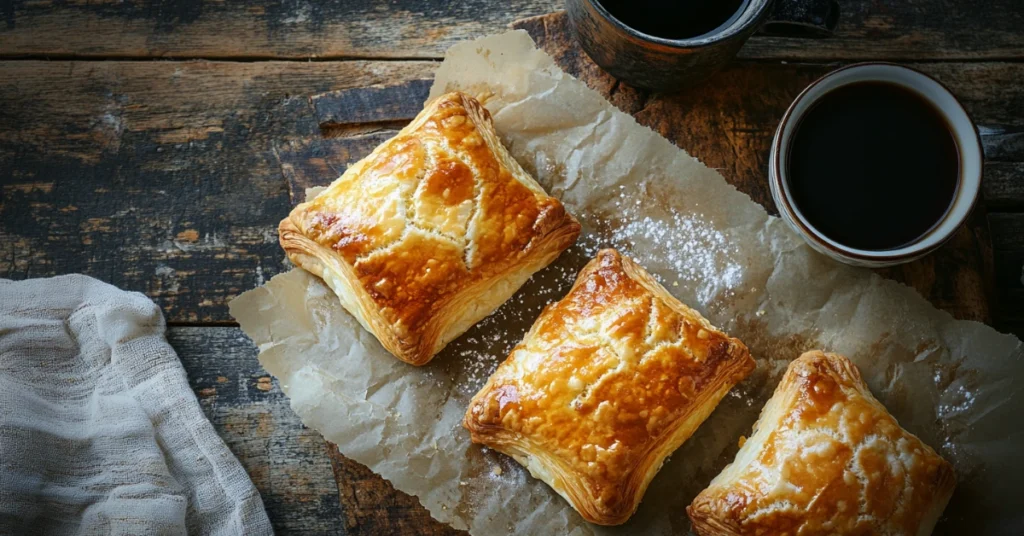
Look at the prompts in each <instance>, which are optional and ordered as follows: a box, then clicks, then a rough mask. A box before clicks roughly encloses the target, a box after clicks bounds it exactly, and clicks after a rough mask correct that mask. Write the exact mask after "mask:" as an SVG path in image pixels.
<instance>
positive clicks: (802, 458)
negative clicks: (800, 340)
mask: <svg viewBox="0 0 1024 536" xmlns="http://www.w3.org/2000/svg"><path fill="white" fill-rule="evenodd" d="M955 485H956V480H955V476H954V474H953V468H952V466H951V465H950V464H949V463H948V462H946V461H945V460H944V459H942V458H941V457H940V456H939V455H938V454H936V453H935V451H934V450H932V449H931V447H929V446H928V445H925V444H924V443H923V442H921V440H920V439H918V438H917V437H916V436H914V435H913V434H911V433H910V432H907V431H906V430H904V429H903V428H901V427H900V425H899V423H897V422H896V419H894V418H893V417H892V415H890V414H889V412H888V411H887V410H886V409H885V407H884V406H882V404H881V403H880V402H878V401H877V400H876V399H875V398H874V397H873V396H872V395H871V392H870V391H869V390H868V387H867V385H865V383H864V381H863V380H862V379H861V376H860V372H859V371H858V370H857V368H856V367H855V366H854V365H853V363H851V362H850V360H849V359H847V358H845V357H843V356H840V355H836V354H825V353H822V352H819V351H814V352H808V353H806V354H804V355H802V356H801V357H800V358H799V359H797V360H795V361H793V363H791V364H790V366H789V369H788V370H787V371H786V374H785V376H784V377H783V379H782V381H781V383H780V384H779V386H778V387H777V388H776V390H775V394H774V395H773V396H772V398H771V400H769V401H768V403H767V404H766V405H765V407H764V409H763V410H762V411H761V417H760V418H759V419H758V421H757V423H756V424H755V425H754V433H753V435H752V436H751V437H750V439H747V440H746V442H745V443H744V444H743V446H742V447H741V448H740V450H739V452H738V453H737V454H736V460H735V461H734V462H733V463H732V464H730V465H729V466H728V467H726V468H725V470H723V471H722V473H721V474H719V475H718V476H717V477H715V479H714V480H712V482H711V484H710V485H709V486H708V488H707V489H705V490H704V491H702V492H701V493H700V494H699V495H698V496H697V498H696V499H694V501H693V503H692V504H691V505H690V507H689V508H687V512H688V513H689V515H690V519H691V520H692V521H693V526H694V530H695V531H696V532H697V533H698V534H700V535H701V536H753V535H762V534H791V535H794V536H816V535H822V536H824V535H836V536H850V535H865V536H866V535H876V534H878V535H881V534H885V535H892V536H898V535H906V536H910V535H916V536H925V535H928V534H931V531H932V528H933V527H934V526H935V523H936V521H937V520H938V518H939V516H940V515H941V514H942V511H943V509H944V508H945V507H946V503H947V502H948V501H949V498H950V496H951V495H952V494H953V488H954V486H955Z"/></svg>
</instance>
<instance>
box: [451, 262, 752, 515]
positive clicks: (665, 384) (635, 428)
mask: <svg viewBox="0 0 1024 536" xmlns="http://www.w3.org/2000/svg"><path fill="white" fill-rule="evenodd" d="M753 369H754V360H753V359H751V357H750V354H749V353H748V351H747V348H746V346H744V345H743V343H741V342H740V341H738V340H736V339H733V338H730V337H728V336H727V335H725V334H724V333H722V332H721V331H719V330H717V329H716V328H715V327H714V326H712V325H711V324H710V323H708V321H707V320H705V319H704V318H703V317H701V315H700V314H698V313H697V312H696V311H694V310H692V309H690V308H689V307H687V306H686V305H684V304H682V303H681V302H680V301H679V300H677V299H675V298H674V297H673V296H672V295H671V294H669V293H668V291H666V290H665V289H664V288H663V287H662V286H661V285H659V284H658V283H657V282H656V281H654V279H653V278H652V277H651V276H650V275H649V274H648V273H647V272H646V271H644V269H643V268H641V267H640V266H638V265H636V264H635V263H634V262H632V261H631V260H629V259H627V258H624V257H622V256H621V255H619V253H618V252H617V251H615V250H611V249H606V250H603V251H601V252H600V253H598V255H597V258H596V259H594V260H592V261H591V262H590V263H589V264H587V266H586V267H585V268H583V270H582V271H581V272H580V274H579V276H578V277H577V278H576V283H575V284H574V285H573V288H572V290H571V291H570V292H569V294H568V295H567V296H566V297H565V298H564V299H562V300H561V301H560V302H557V303H554V304H551V305H549V306H548V307H547V308H546V309H545V310H544V312H543V313H542V314H541V315H540V317H539V318H538V319H537V321H536V322H535V323H534V325H533V328H531V329H530V332H529V333H527V335H526V336H525V338H524V339H523V342H521V343H520V344H519V345H518V346H517V347H516V348H515V349H514V350H513V351H512V353H511V355H510V356H509V357H508V359H507V360H505V362H504V363H502V364H501V365H500V366H499V367H498V369H497V370H496V371H495V372H494V374H493V375H492V376H491V378H490V379H489V380H488V382H487V384H486V385H485V386H484V388H483V389H482V390H481V391H480V392H479V393H477V395H476V396H475V397H473V400H472V402H471V403H470V406H469V410H468V411H467V412H466V416H465V420H464V421H463V425H464V426H465V427H466V428H467V429H468V430H469V431H470V434H471V435H472V439H473V441H474V442H477V443H483V444H484V445H487V446H489V447H491V448H493V449H495V450H498V451H500V452H503V453H505V454H508V455H510V456H512V457H513V458H515V459H516V460H517V461H518V462H519V463H521V464H522V465H524V466H525V467H526V468H527V469H529V470H530V472H531V474H533V476H534V477H536V478H539V479H541V480H543V481H544V482H546V483H547V484H548V485H549V486H551V487H552V488H553V489H554V490H555V491H557V492H558V493H559V494H561V495H562V496H563V497H565V499H566V500H568V501H569V502H570V503H571V504H572V505H573V507H574V508H576V510H577V511H579V513H580V515H582V516H583V518H584V519H586V520H587V521H590V522H592V523H598V524H602V525H617V524H620V523H623V522H625V521H626V520H627V519H629V517H630V516H631V515H632V514H633V512H634V511H636V508H637V506H638V505H639V504H640V499H641V498H642V497H643V494H644V491H645V490H646V489H647V485H648V484H649V483H650V481H651V479H652V478H654V475H655V474H656V473H657V472H658V470H659V469H660V468H661V465H662V462H663V461H664V460H665V457H666V456H668V455H669V454H671V453H672V452H673V451H674V450H675V449H677V448H678V447H679V445H681V444H683V442H684V441H686V440H687V439H688V438H689V437H690V435H691V434H692V433H693V432H694V430H696V429H697V427H698V426H699V425H700V424H701V423H702V422H703V421H704V419H706V418H707V417H708V415H710V414H711V411H712V410H713V409H714V408H715V406H716V405H717V404H718V402H719V401H720V400H721V398H722V397H723V396H725V394H726V392H728V391H729V389H730V388H732V386H733V385H734V384H736V383H737V382H739V381H740V380H742V379H743V378H744V377H746V376H747V374H749V373H750V372H751V371H752V370H753Z"/></svg>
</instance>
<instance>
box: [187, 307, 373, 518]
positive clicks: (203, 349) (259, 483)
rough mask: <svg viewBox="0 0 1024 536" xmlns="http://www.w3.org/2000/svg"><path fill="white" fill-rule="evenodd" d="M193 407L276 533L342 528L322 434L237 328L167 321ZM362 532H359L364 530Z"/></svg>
mask: <svg viewBox="0 0 1024 536" xmlns="http://www.w3.org/2000/svg"><path fill="white" fill-rule="evenodd" d="M167 339H168V341H169V342H170V343H171V346H173V347H174V349H175V351H177V353H178V356H179V357H180V358H181V362H182V364H183V365H184V366H185V371H186V373H187V374H188V379H189V384H190V385H191V386H192V389H193V391H195V393H196V396H197V397H198V398H199V405H200V406H201V407H202V408H203V412H204V413H205V414H206V417H207V418H209V419H210V422H212V423H213V427H214V428H215V429H216V430H217V433H218V434H219V435H220V437H221V438H222V439H224V442H225V443H227V445H228V448H230V449H231V452H233V453H234V454H235V456H237V457H238V459H239V461H241V462H242V466H243V467H245V470H246V472H248V473H249V477H250V478H252V481H253V483H254V484H255V485H256V488H257V489H259V492H260V496H261V497H262V498H263V505H264V507H265V508H266V510H267V515H268V516H269V517H270V521H271V523H272V524H273V526H274V530H275V532H277V533H281V534H283V533H288V534H345V533H346V531H345V518H344V517H343V514H346V513H347V511H346V510H345V509H343V508H342V505H341V503H340V502H339V501H338V488H337V486H336V484H335V480H334V476H333V473H332V471H331V461H330V459H329V458H328V456H327V451H326V450H325V449H324V440H323V437H322V436H320V434H319V433H317V432H316V431H314V430H310V429H308V428H306V427H305V426H303V425H302V423H301V422H300V421H299V417H298V416H297V415H295V413H293V412H292V410H291V408H290V407H289V405H288V398H287V397H286V396H285V395H284V393H283V392H281V387H280V386H279V385H278V383H277V380H276V379H273V378H271V376H270V375H268V374H267V373H266V372H265V371H264V370H263V369H262V367H260V364H259V362H258V361H257V360H256V354H257V351H256V347H255V346H253V344H252V341H250V340H249V338H248V337H246V336H245V334H244V333H242V331H241V330H240V329H238V328H222V327H172V328H170V329H169V330H168V333H167ZM364 534H365V533H364Z"/></svg>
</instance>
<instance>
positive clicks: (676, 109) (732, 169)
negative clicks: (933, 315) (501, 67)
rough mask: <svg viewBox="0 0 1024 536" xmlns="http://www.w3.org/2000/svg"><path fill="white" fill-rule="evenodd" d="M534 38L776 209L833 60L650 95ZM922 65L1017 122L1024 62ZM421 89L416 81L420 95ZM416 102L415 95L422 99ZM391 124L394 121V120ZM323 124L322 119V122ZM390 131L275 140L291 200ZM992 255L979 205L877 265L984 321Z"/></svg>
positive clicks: (563, 43) (339, 102)
mask: <svg viewBox="0 0 1024 536" xmlns="http://www.w3.org/2000/svg"><path fill="white" fill-rule="evenodd" d="M515 26H516V27H520V28H524V29H526V30H527V31H529V32H530V34H531V35H532V36H533V37H534V39H535V40H536V41H537V43H538V45H539V46H540V47H541V48H543V49H544V50H545V51H547V52H548V53H550V54H552V56H553V57H554V58H555V59H556V61H557V62H558V63H559V65H560V66H561V67H562V68H563V69H565V70H566V71H568V72H569V73H571V74H573V75H575V76H577V77H578V78H580V79H582V80H584V81H586V82H587V83H588V84H589V85H590V86H591V87H593V88H594V89H596V90H598V91H599V92H601V93H602V94H604V95H605V96H606V97H607V98H609V100H610V101H612V102H613V103H614V104H615V105H616V106H618V107H619V108H620V109H622V110H623V111H625V112H627V113H631V114H633V115H634V116H635V117H636V118H637V120H638V121H639V122H640V123H641V124H644V125H647V126H649V127H651V128H652V129H654V130H656V131H657V132H659V133H660V134H662V135H663V136H665V137H666V138H668V139H670V140H672V141H673V142H675V143H676V144H677V145H679V146H680V147H682V148H683V149H685V150H686V151H687V152H689V153H690V154H692V155H694V156H697V157H698V158H700V159H701V160H702V161H703V162H704V163H705V164H707V165H708V166H710V167H713V168H716V169H718V170H719V171H720V172H721V173H722V175H723V176H724V177H725V178H726V180H727V181H729V182H730V183H731V184H733V185H734V186H736V187H737V188H738V189H739V190H741V191H743V192H745V193H747V194H749V195H750V196H751V197H752V198H753V199H754V200H755V201H756V202H758V203H760V204H761V205H763V206H765V207H766V208H767V209H768V210H769V211H770V212H772V213H777V211H776V210H775V208H774V203H773V201H772V199H771V193H770V191H769V188H768V185H767V181H766V180H765V179H764V173H765V172H764V170H765V169H766V167H767V160H768V151H769V144H770V141H771V138H772V135H773V133H774V129H775V127H776V126H777V124H778V120H779V118H781V116H782V114H783V113H784V112H785V109H786V107H788V105H789V103H790V102H792V99H793V98H795V97H796V95H797V94H798V93H799V92H800V91H801V90H802V89H803V88H804V87H805V86H806V85H807V84H809V83H810V82H812V81H813V80H814V79H816V78H817V77H819V76H821V75H822V74H825V73H826V72H828V71H829V70H831V68H832V67H830V66H823V65H811V64H806V65H783V64H768V63H749V62H738V63H737V64H735V65H733V66H731V67H729V68H727V69H726V70H725V71H723V72H722V73H720V74H719V75H717V76H716V77H714V78H713V79H712V80H711V81H710V82H709V83H708V84H706V85H703V86H701V87H698V88H694V89H692V90H688V91H686V92H683V93H680V94H676V95H661V94H652V93H650V92H646V91H642V90H636V89H633V88H629V87H627V86H625V85H624V84H620V83H619V82H618V81H616V80H615V79H614V78H612V77H611V76H609V75H607V74H606V73H604V72H603V71H601V70H600V69H599V68H598V67H597V66H596V65H594V64H593V62H591V61H590V59H589V58H588V57H587V56H586V55H585V54H584V53H583V52H581V51H580V49H579V48H578V46H577V45H576V43H575V42H574V41H572V40H571V39H570V38H569V37H568V35H567V27H566V18H565V17H564V15H562V14H553V15H546V16H542V17H536V18H533V19H528V20H525V21H521V22H517V23H516V24H515ZM920 67H921V68H922V70H924V71H925V72H927V73H928V74H931V75H932V76H935V77H936V78H938V79H939V80H941V81H943V82H945V83H946V84H948V85H949V86H950V87H951V88H952V89H953V91H954V92H955V93H956V94H957V95H958V96H959V98H960V99H961V101H962V102H963V103H964V105H965V106H966V107H967V109H968V110H969V111H970V113H971V114H972V115H973V116H974V117H975V118H976V120H978V121H979V122H988V123H992V124H999V125H1017V124H1019V123H1020V122H1021V121H1022V119H1021V118H1018V117H1013V116H1012V115H1011V114H1008V113H1007V109H1006V108H1003V107H1002V106H1001V104H1002V103H1008V104H1010V105H1011V108H1012V106H1015V105H1016V104H1018V103H1019V104H1020V105H1021V106H1022V107H1024V100H1022V99H1024V92H1021V91H1019V90H1015V89H1009V88H1013V87H1015V84H1014V80H1016V79H1018V78H1020V77H1024V66H1022V65H1019V64H1014V63H1001V62H993V63H971V64H934V65H932V64H929V65H922V66H920ZM410 89H411V87H410V85H409V84H398V85H395V86H393V91H394V93H393V95H389V94H388V88H382V89H379V90H378V89H374V96H375V98H379V99H383V100H388V99H396V100H404V99H408V98H410V95H411V93H412V92H411V91H410ZM425 94H426V89H425V86H424V89H423V96H424V97H425ZM363 95H364V94H363V93H362V92H361V91H359V90H340V91H336V92H332V93H330V94H324V95H318V96H317V97H316V98H315V99H314V102H316V103H317V107H318V109H322V108H335V109H345V108H349V107H351V106H352V103H353V102H361V101H362V98H363ZM421 100H422V99H421ZM376 107H377V108H382V109H386V110H387V111H388V114H387V115H386V117H384V118H383V119H386V121H387V122H388V125H389V126H393V127H395V128H398V127H400V124H401V122H402V121H406V120H408V119H410V118H411V117H412V115H414V113H413V112H414V111H413V110H407V111H406V112H407V113H406V114H404V116H403V114H395V113H392V112H393V111H394V110H395V109H396V108H395V107H388V106H386V105H384V104H383V103H382V104H378V105H377V106H376ZM318 120H319V121H325V122H336V121H337V119H336V117H335V116H334V115H330V116H327V115H320V116H319V117H318ZM395 123H398V124H397V125H395ZM325 124H326V123H325ZM391 133H392V131H391V130H390V129H382V130H374V131H370V132H369V133H366V132H362V131H355V132H352V133H351V135H349V134H347V133H342V134H338V135H336V136H334V137H332V138H331V139H310V140H302V141H298V142H290V144H289V145H288V146H287V147H279V150H278V152H277V154H278V156H279V157H280V158H281V162H282V168H284V169H287V170H288V171H287V173H286V174H287V176H288V180H289V185H290V188H291V191H292V195H293V201H294V202H297V201H300V200H301V199H302V198H303V197H302V192H303V191H304V189H305V188H307V187H309V186H315V185H324V184H327V183H329V182H330V181H331V180H333V179H334V178H335V177H336V176H337V175H336V172H337V171H341V170H342V169H343V165H344V163H345V162H351V161H353V160H354V159H355V158H356V157H358V156H360V155H361V154H366V152H368V151H369V150H372V148H373V147H374V146H375V145H376V144H377V143H379V142H380V141H383V140H384V139H387V137H389V136H390V134H391ZM992 259H993V253H992V250H991V247H990V238H989V232H988V225H987V221H986V218H985V209H984V206H983V205H982V206H979V208H978V209H977V210H976V212H975V214H974V215H973V216H972V218H971V219H970V221H969V225H967V226H965V227H964V228H962V229H961V230H960V231H959V232H958V233H957V234H956V235H955V236H954V238H953V239H952V240H951V241H950V242H949V243H948V244H947V245H946V246H944V247H943V248H942V249H941V250H940V251H939V252H937V253H936V254H934V255H930V256H928V257H926V258H924V259H921V260H920V261H916V262H914V263H910V264H907V265H903V266H898V267H893V268H888V269H885V270H880V273H882V274H883V275H885V276H887V277H890V278H892V279H895V280H898V281H901V282H904V283H907V284H909V285H911V286H913V287H915V288H916V289H917V290H918V291H919V292H921V293H922V295H924V296H926V297H927V298H929V299H930V300H931V301H932V303H933V304H935V305H936V306H937V307H940V308H942V309H945V310H948V311H949V312H951V313H953V314H954V315H955V316H957V317H959V318H966V319H974V320H981V321H991V319H992V317H991V307H990V305H991V301H992V293H993V287H992V283H991V282H992V273H993V260H992Z"/></svg>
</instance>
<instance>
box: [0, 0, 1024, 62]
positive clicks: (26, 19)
mask: <svg viewBox="0 0 1024 536" xmlns="http://www.w3.org/2000/svg"><path fill="white" fill-rule="evenodd" d="M841 4H842V15H841V18H840V22H839V27H838V28H837V30H836V35H835V37H834V38H832V39H826V40H820V41H817V42H815V44H814V45H813V46H808V44H807V40H806V39H799V38H778V37H763V36H758V37H755V38H754V39H753V40H752V41H750V43H748V46H746V47H745V48H744V49H743V52H742V57H744V58H751V59H755V58H760V59H763V58H770V59H799V60H810V59H813V60H816V61H831V60H851V59H864V58H880V57H884V58H888V59H891V60H910V61H917V60H926V59H927V60H933V59H944V60H961V59H990V60H992V59H1010V58H1021V57H1022V56H1024V48H1022V38H1021V33H1020V28H1021V27H1024V9H1022V8H1021V4H1020V1H1019V0H986V1H984V2H978V3H975V2H968V1H958V0H918V1H914V2H907V1H893V2H883V1H879V0H844V1H842V2H841ZM563 5H564V4H563V2H562V1H561V0H511V1H508V2H501V3H498V4H495V3H492V2H488V1H487V0H465V1H461V2H437V1H435V2H429V1H419V0H397V1H392V2H387V3H385V2H374V1H373V0H350V1H345V2H280V1H276V0H260V1H257V2H210V1H205V0H177V1H175V2H152V1H146V2H142V1H141V0H127V1H123V0H88V1H86V0H70V1H65V0H38V1H33V2H25V1H21V0H6V1H5V2H4V3H0V6H3V7H4V9H3V10H2V11H3V18H4V20H3V21H0V56H12V55H32V56H50V57H60V58H67V57H120V58H130V57H173V58H198V57H201V58H209V59H214V58H216V59H237V58H252V59H284V58H290V59H305V58H317V59H352V58H402V59H409V58H436V57H440V56H441V55H442V54H443V53H444V51H445V50H446V49H447V48H448V47H449V46H450V45H452V44H453V43H455V42H457V41H460V40H463V39H467V38H472V37H476V36H479V35H484V34H488V33H494V32H497V31H500V30H502V29H504V27H505V25H507V24H508V23H509V22H511V21H512V20H514V19H516V18H521V17H527V16H531V15H540V14H543V13H548V12H551V11H554V10H556V9H562V7H563Z"/></svg>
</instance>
